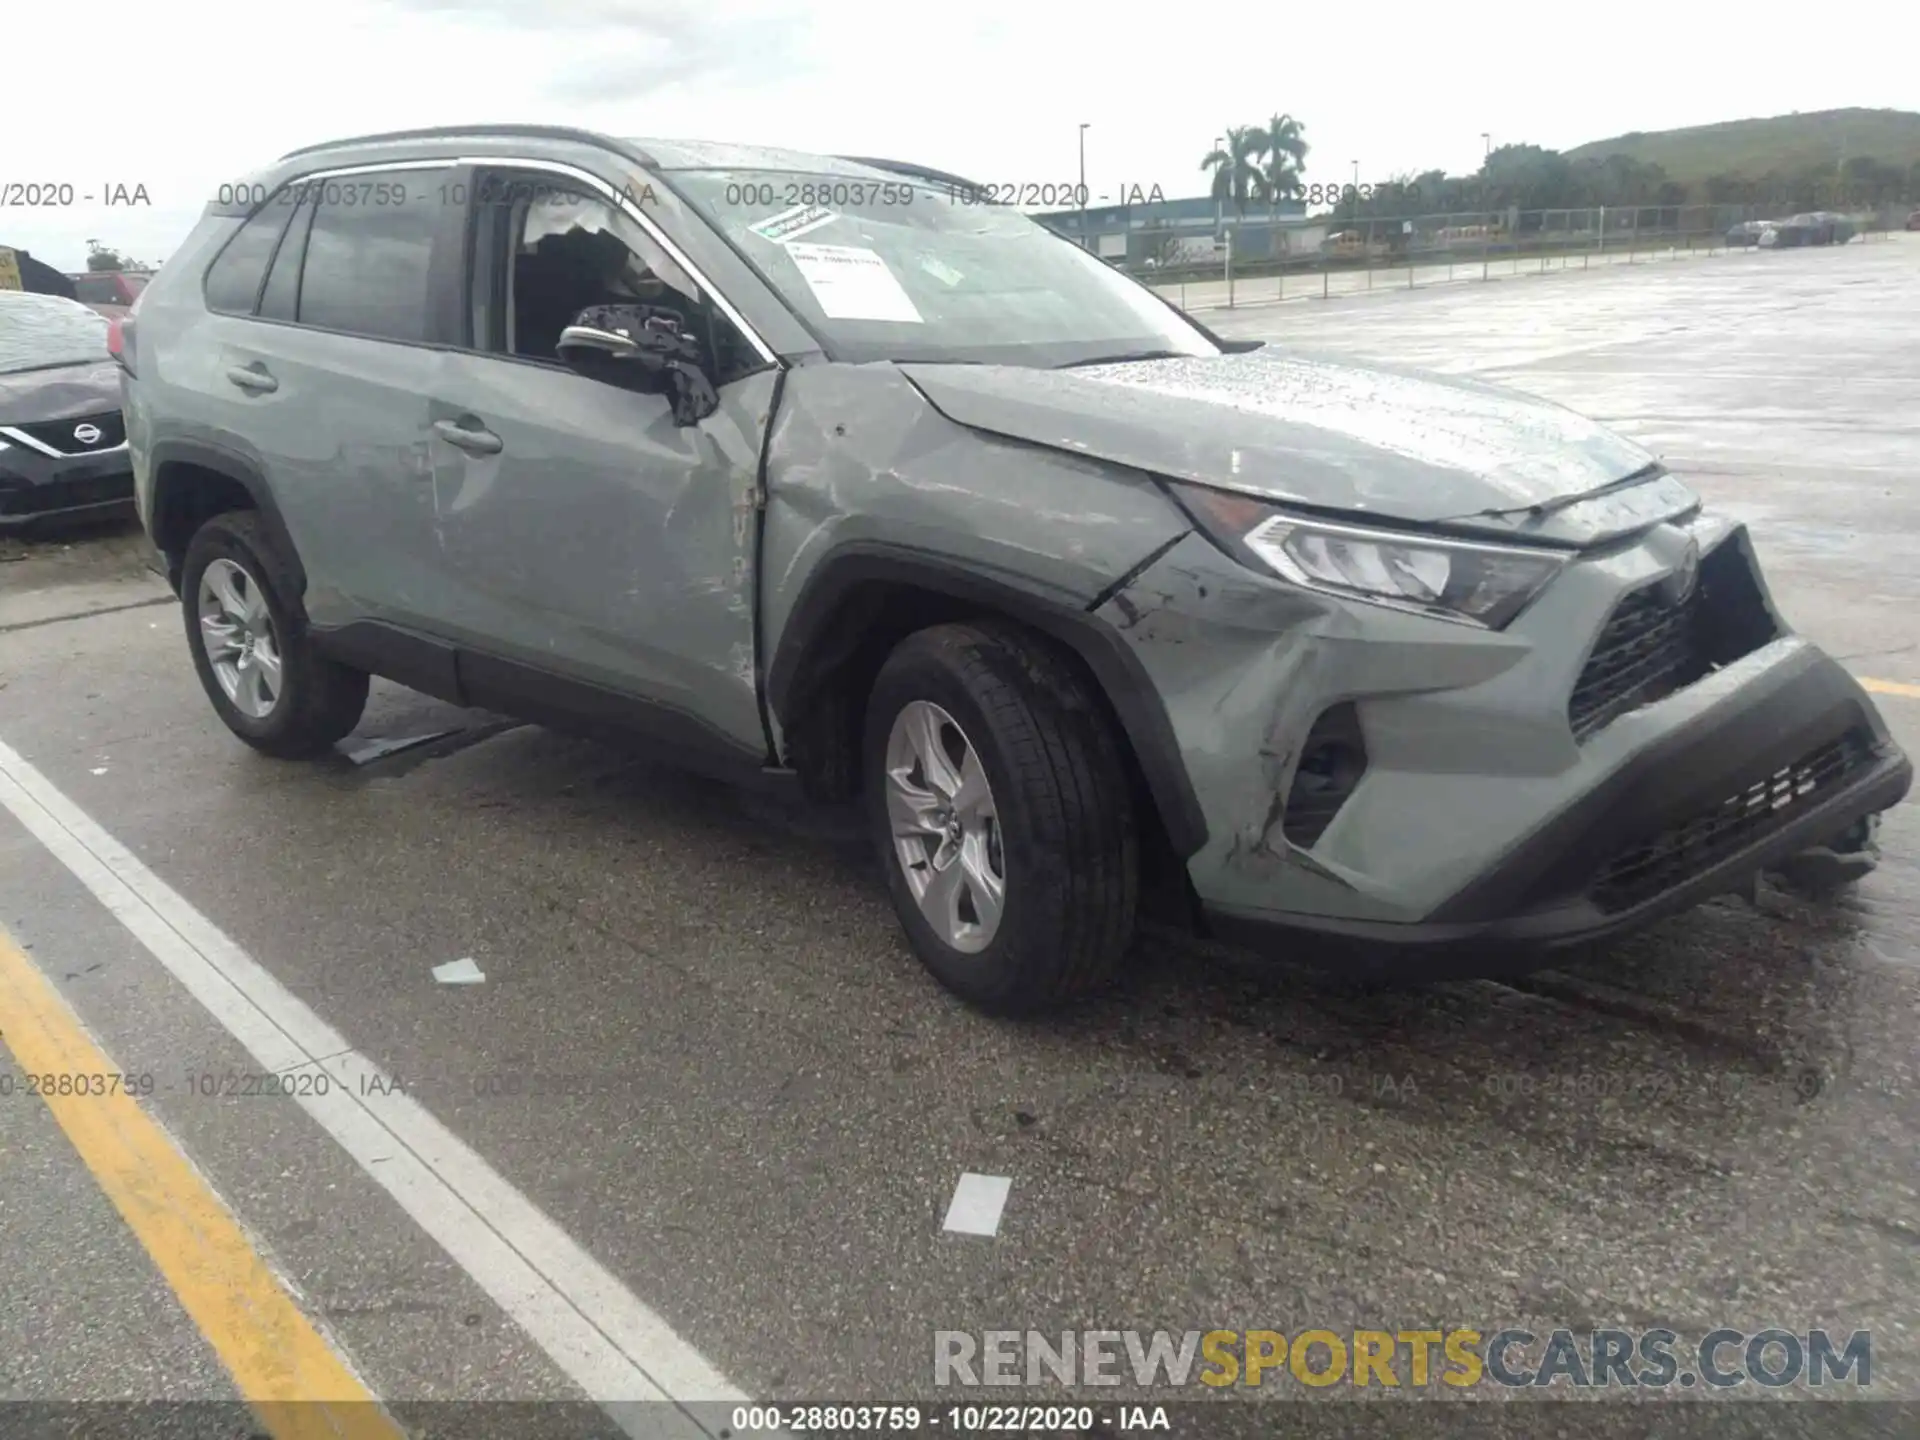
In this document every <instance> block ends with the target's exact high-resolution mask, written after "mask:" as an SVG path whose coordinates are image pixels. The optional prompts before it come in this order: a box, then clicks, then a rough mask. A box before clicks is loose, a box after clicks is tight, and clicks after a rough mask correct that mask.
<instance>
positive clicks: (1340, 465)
mask: <svg viewBox="0 0 1920 1440" xmlns="http://www.w3.org/2000/svg"><path fill="white" fill-rule="evenodd" d="M900 368H901V370H902V371H904V372H905V373H906V374H907V375H908V376H909V378H911V379H912V381H913V383H914V384H915V385H917V386H918V387H919V388H920V389H921V391H922V392H923V393H924V394H925V395H926V396H927V398H928V399H929V400H930V401H931V402H932V403H933V405H934V406H935V407H936V408H937V409H939V410H940V412H941V413H942V414H944V415H946V416H947V417H948V418H949V419H951V420H954V421H957V422H958V423H960V424H962V425H967V426H971V427H973V428H975V429H979V430H984V431H989V432H991V433H994V434H998V435H1005V436H1009V437H1012V438H1015V439H1019V440H1026V441H1030V442H1032V443H1034V444H1039V445H1047V446H1051V447H1054V448H1056V449H1061V450H1067V451H1072V452H1074V453H1077V454H1083V455H1090V456H1094V457H1096V458H1099V459H1103V460H1108V461H1112V462H1114V463H1116V464H1121V465H1127V466H1131V467H1133V468H1136V469H1140V470H1147V471H1151V472H1153V473H1155V474H1159V475H1166V476H1170V477H1173V478H1177V479H1183V480H1193V481H1198V482H1200V483H1203V484H1209V485H1218V486H1221V487H1223V488H1227V489H1233V490H1241V491H1245V492H1248V493H1250V494H1256V495H1260V496H1263V497H1266V498H1269V499H1273V500H1278V501H1281V502H1283V503H1291V504H1297V505H1305V506H1312V507H1317V508H1321V509H1335V510H1348V511H1354V512H1358V513H1360V514H1364V515H1368V516H1376V517H1380V518H1383V519H1392V520H1399V521H1411V522H1416V523H1432V522H1437V521H1450V522H1457V523H1458V524H1460V525H1462V526H1465V527H1468V528H1475V529H1485V530H1494V531H1499V532H1503V533H1525V534H1530V535H1535V536H1537V537H1539V538H1542V539H1552V540H1559V541H1564V542H1569V543H1575V544H1589V543H1593V542H1594V541H1595V540H1597V539H1600V538H1605V537H1608V536H1611V535H1613V534H1618V533H1622V532H1623V531H1624V530H1628V529H1633V528H1639V527H1641V526H1644V525H1647V524H1651V523H1654V521H1655V520H1657V519H1660V518H1665V517H1666V516H1668V515H1671V514H1677V513H1679V512H1680V511H1683V510H1686V509H1689V508H1691V507H1692V506H1693V505H1694V504H1697V503H1698V502H1697V500H1695V499H1694V497H1693V496H1692V493H1691V492H1690V491H1688V490H1687V489H1686V487H1685V486H1683V485H1681V484H1680V483H1679V482H1678V481H1677V480H1674V479H1672V477H1664V478H1663V479H1661V480H1658V481H1655V482H1653V484H1652V485H1650V486H1638V487H1631V488H1628V489H1625V490H1622V491H1618V492H1613V493H1612V494H1611V495H1609V496H1607V497H1599V498H1597V499H1596V500H1595V501H1591V502H1587V503H1585V504H1583V505H1580V506H1574V507H1569V508H1568V509H1567V510H1564V511H1561V512H1560V513H1558V514H1556V515H1554V516H1550V517H1545V518H1541V517H1537V516H1533V517H1530V516H1528V515H1527V514H1526V512H1525V507H1527V506H1531V505H1537V504H1540V503H1542V502H1544V501H1548V500H1557V499H1560V498H1562V497H1565V496H1568V495H1577V494H1582V493H1585V492H1587V491H1590V490H1595V489H1598V488H1600V487H1603V486H1608V485H1613V484H1615V483H1617V482H1619V481H1621V480H1624V479H1626V478H1627V477H1629V476H1632V475H1634V474H1636V473H1637V472H1643V471H1644V472H1648V473H1649V474H1650V475H1657V474H1658V471H1657V462H1656V461H1655V458H1654V456H1653V455H1652V454H1651V453H1650V452H1649V451H1646V450H1643V449H1642V448H1641V447H1639V446H1638V445H1635V444H1633V443H1632V442H1631V441H1629V440H1626V439H1624V438H1623V437H1621V436H1619V435H1616V434H1614V433H1613V432H1611V431H1609V430H1607V429H1606V428H1604V427H1603V426H1601V425H1598V424H1596V423H1595V422H1593V421H1591V420H1588V419H1587V418H1585V417H1584V416H1582V415H1579V414H1576V413H1575V412H1573V411H1571V410H1568V409H1566V408H1565V407H1564V406H1560V405H1555V404H1553V403H1551V402H1550V401H1546V400H1540V399H1536V398H1534V397H1532V396H1529V395H1522V394H1518V393H1516V392H1514V391H1511V390H1505V389H1502V388H1500V387H1498V386H1494V385H1488V384H1485V383H1484V382H1481V381H1476V380H1466V379H1455V378H1452V377H1445V376H1438V375H1431V374H1425V373H1422V372H1418V371H1411V370H1401V369H1397V368H1393V367H1389V366H1384V365H1372V364H1359V363H1355V362H1351V361H1346V360H1331V359H1319V358H1306V357H1303V356H1298V355H1289V354H1287V353H1286V352H1284V351H1276V350H1269V349H1262V350H1257V351H1250V352H1247V353H1244V354H1237V355H1221V356H1209V357H1204V358H1192V359H1174V360H1144V361H1134V362H1131V363H1125V364H1117V365H1098V366H1087V367H1085V368H1081V369H1074V370H1033V369H1026V368H1021V367H1017V366H999V365H919V364H903V365H901V367H900ZM1642 492H1646V493H1642ZM1627 496H1633V497H1634V499H1633V500H1632V501H1628V502H1626V503H1624V504H1623V503H1622V502H1623V501H1624V500H1625V497H1627ZM1494 510H1498V511H1511V512H1514V513H1513V514H1511V515H1507V516H1502V517H1498V518H1490V517H1485V516H1483V514H1482V512H1486V511H1494ZM1649 517H1651V518H1649Z"/></svg>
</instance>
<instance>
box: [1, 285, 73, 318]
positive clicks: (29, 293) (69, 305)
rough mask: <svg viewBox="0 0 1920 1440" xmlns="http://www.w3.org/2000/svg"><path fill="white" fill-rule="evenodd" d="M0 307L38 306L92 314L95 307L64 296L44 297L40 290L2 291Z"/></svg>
mask: <svg viewBox="0 0 1920 1440" xmlns="http://www.w3.org/2000/svg"><path fill="white" fill-rule="evenodd" d="M0 305H21V306H34V305H38V306H40V307H41V308H43V309H47V310H79V311H81V312H83V313H85V314H89V315H90V314H92V313H93V307H92V306H90V305H85V304H82V303H81V302H80V301H78V300H69V299H68V298H67V297H66V296H64V295H43V294H41V293H40V292H39V291H38V290H0Z"/></svg>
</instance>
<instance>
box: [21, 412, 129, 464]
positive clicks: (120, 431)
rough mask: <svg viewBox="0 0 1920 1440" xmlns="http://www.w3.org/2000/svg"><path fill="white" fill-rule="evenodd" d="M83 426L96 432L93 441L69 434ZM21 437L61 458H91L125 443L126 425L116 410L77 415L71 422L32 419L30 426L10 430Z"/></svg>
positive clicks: (123, 418)
mask: <svg viewBox="0 0 1920 1440" xmlns="http://www.w3.org/2000/svg"><path fill="white" fill-rule="evenodd" d="M83 426H92V427H93V428H94V429H95V430H97V431H99V432H100V433H99V435H98V437H97V438H95V439H92V440H82V439H80V438H79V437H78V436H76V435H75V434H74V433H73V432H74V431H75V430H77V429H80V428H81V427H83ZM13 428H14V429H15V430H18V431H19V432H20V433H21V434H22V435H25V436H28V437H29V438H31V439H34V440H38V441H39V442H40V443H41V444H42V445H45V446H47V447H48V448H50V449H53V450H58V451H59V452H60V453H61V454H62V455H92V454H94V453H96V452H98V451H101V450H111V449H113V447H114V446H116V445H124V444H126V441H127V422H126V419H125V417H124V416H122V415H121V413H120V412H119V411H118V410H103V411H101V412H100V413H99V414H98V415H77V416H75V417H74V418H73V419H71V420H36V421H35V422H34V423H33V424H31V425H15V426H14V427H13Z"/></svg>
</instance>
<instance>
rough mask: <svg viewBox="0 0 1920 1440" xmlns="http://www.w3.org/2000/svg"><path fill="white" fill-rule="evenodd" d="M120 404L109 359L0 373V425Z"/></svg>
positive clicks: (116, 374)
mask: <svg viewBox="0 0 1920 1440" xmlns="http://www.w3.org/2000/svg"><path fill="white" fill-rule="evenodd" d="M119 408H120V367H119V366H118V365H116V364H114V363H113V361H111V360H99V361H89V362H87V363H85V364H81V365H62V366H60V367H59V368H58V369H57V370H25V371H21V372H19V373H17V374H12V375H0V425H30V424H32V423H33V422H34V421H36V420H65V419H67V418H69V417H77V416H80V415H98V414H99V413H100V412H101V411H102V410H118V409H119Z"/></svg>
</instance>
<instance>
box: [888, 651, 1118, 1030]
mask: <svg viewBox="0 0 1920 1440" xmlns="http://www.w3.org/2000/svg"><path fill="white" fill-rule="evenodd" d="M861 753H862V756H863V768H864V772H865V773H864V781H865V783H864V785H863V787H862V788H863V789H864V791H865V792H866V797H867V802H866V803H867V814H868V821H869V824H870V825H871V827H872V831H873V836H874V842H875V849H876V851H877V852H878V854H879V857H880V862H881V864H882V866H883V867H884V869H885V871H886V876H887V886H888V890H889V893H890V894H891V895H892V898H893V904H894V911H895V913H896V914H897V915H898V916H899V917H900V923H901V925H902V927H903V928H904V929H905V930H906V933H907V939H908V942H909V943H910V944H911V946H912V948H913V951H914V953H915V954H916V955H917V956H919V958H920V960H921V962H922V963H923V964H925V965H926V967H927V968H928V969H929V970H931V971H932V972H933V973H934V975H935V976H936V977H937V978H938V979H939V980H940V981H941V983H942V984H944V985H946V986H947V988H948V989H950V990H952V991H954V992H955V993H956V994H958V995H959V996H961V997H962V998H963V999H965V1000H967V1001H969V1002H971V1003H972V1004H974V1005H977V1006H979V1007H980V1008H982V1009H984V1010H989V1011H993V1012H997V1013H1003V1014H1021V1013H1030V1012H1035V1011H1040V1010H1046V1009H1049V1008H1052V1007H1054V1006H1057V1005H1059V1004H1061V1003H1062V1002H1064V1001H1067V1000H1069V999H1072V998H1073V997H1075V996H1078V995H1081V994H1084V993H1086V992H1088V991H1091V990H1093V989H1096V988H1097V987H1098V986H1099V985H1100V984H1101V983H1102V982H1104V981H1105V980H1106V979H1107V977H1108V976H1109V975H1110V974H1111V973H1112V971H1113V969H1114V967H1115V966H1116V965H1117V964H1118V963H1119V960H1120V957H1121V956H1122V955H1123V954H1125V952H1126V949H1127V947H1128V945H1130V944H1131V943H1132V940H1133V928H1134V912H1135V907H1136V897H1137V891H1138V871H1139V854H1138V850H1139V846H1138V839H1137V836H1136V831H1135V825H1134V817H1133V795H1132V789H1131V787H1130V786H1129V784H1128V780H1127V775H1126V770H1125V767H1124V764H1123V760H1122V753H1121V750H1120V746H1119V742H1118V740H1117V738H1116V736H1115V733H1114V730H1113V725H1112V722H1111V720H1110V719H1109V718H1108V715H1107V713H1106V711H1105V709H1104V707H1103V706H1102V705H1101V704H1100V703H1099V701H1098V697H1097V696H1096V695H1095V694H1094V693H1093V692H1092V690H1091V688H1090V686H1089V683H1088V682H1087V681H1086V680H1085V679H1084V678H1083V677H1082V676H1081V674H1080V673H1079V671H1078V669H1077V667H1075V666H1074V665H1073V664H1072V662H1071V658H1070V657H1069V656H1068V655H1066V654H1064V653H1062V652H1061V651H1059V650H1058V649H1056V648H1055V646H1054V644H1053V642H1051V641H1049V640H1047V639H1046V638H1045V637H1042V636H1038V635H1034V634H1031V633H1029V632H1027V631H1025V630H1023V629H1021V628H1020V627H1017V626H1014V625H1012V624H1009V623H1006V622H1003V621H997V620H988V621H980V622H977V623H972V624H961V625H937V626H934V627H932V628H931V629H927V630H922V631H920V632H919V633H917V634H914V635H910V636H908V637H907V638H906V639H905V640H903V641H901V642H900V644H899V646H898V647H896V648H895V650H894V652H893V654H892V655H890V656H889V657H888V658H887V661H886V663H885V664H884V665H883V666H882V667H881V669H880V673H879V675H878V676H877V677H876V678H875V680H874V685H873V691H872V693H871V695H870V696H869V699H868V705H867V721H866V734H865V739H864V743H863V746H862V751H861Z"/></svg>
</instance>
